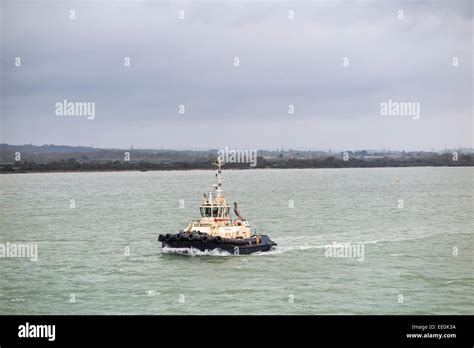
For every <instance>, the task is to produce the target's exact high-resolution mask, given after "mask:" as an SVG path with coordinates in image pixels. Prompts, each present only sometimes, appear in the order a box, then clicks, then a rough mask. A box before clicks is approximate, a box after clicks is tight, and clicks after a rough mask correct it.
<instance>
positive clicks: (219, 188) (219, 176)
mask: <svg viewBox="0 0 474 348" xmlns="http://www.w3.org/2000/svg"><path fill="white" fill-rule="evenodd" d="M223 164H224V160H223V159H222V155H219V156H218V157H217V160H216V162H214V165H215V166H217V173H216V178H217V184H214V192H215V197H216V198H220V197H224V190H222V181H223V179H224V177H223V176H222V170H221V167H222V165H223Z"/></svg>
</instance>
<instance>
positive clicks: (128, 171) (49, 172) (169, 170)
mask: <svg viewBox="0 0 474 348" xmlns="http://www.w3.org/2000/svg"><path fill="white" fill-rule="evenodd" d="M466 167H467V168H469V167H474V165H472V164H471V165H411V166H408V165H407V166H366V167H256V168H251V167H247V168H225V167H224V168H223V169H224V170H279V169H283V170H286V169H308V170H310V169H381V168H466ZM198 170H205V171H213V170H215V168H170V169H146V170H139V169H110V170H94V169H92V170H48V171H26V170H14V171H0V174H5V175H8V174H11V175H14V174H60V173H120V172H125V173H130V172H143V173H146V172H190V171H198Z"/></svg>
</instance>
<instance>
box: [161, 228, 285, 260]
mask: <svg viewBox="0 0 474 348" xmlns="http://www.w3.org/2000/svg"><path fill="white" fill-rule="evenodd" d="M179 234H181V235H183V236H186V234H183V233H182V232H180V233H179ZM177 235H178V234H175V235H160V237H159V238H158V240H159V241H161V242H162V247H163V248H172V249H190V248H193V249H197V250H199V251H203V252H205V251H213V250H218V251H225V252H228V253H230V254H234V255H247V254H252V253H256V252H265V251H270V250H272V249H273V248H275V247H276V245H277V244H276V243H275V242H273V241H272V240H271V239H270V238H269V237H268V236H266V235H261V236H260V240H259V243H257V242H256V237H255V236H252V237H250V238H246V239H226V238H223V239H219V240H216V239H215V238H199V237H200V236H202V234H199V235H197V237H195V238H194V239H193V240H189V239H188V238H185V237H184V238H181V239H180V240H177V239H176V236H177ZM166 236H168V238H165V237H166ZM165 239H168V240H165ZM203 239H204V241H203Z"/></svg>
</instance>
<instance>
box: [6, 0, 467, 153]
mask: <svg viewBox="0 0 474 348" xmlns="http://www.w3.org/2000/svg"><path fill="white" fill-rule="evenodd" d="M0 1H1V16H2V18H1V29H2V50H1V64H2V69H1V70H2V71H1V72H2V82H3V84H2V91H1V99H2V100H1V101H2V109H1V112H2V114H1V121H2V122H1V127H2V128H1V139H0V141H1V142H6V143H10V144H25V143H33V144H38V145H41V144H67V145H91V144H93V145H94V146H96V147H120V148H124V147H129V146H130V145H132V144H133V145H134V147H135V148H161V147H164V148H177V149H184V148H223V147H225V146H229V147H234V148H249V149H254V148H266V149H274V148H281V147H282V146H283V147H284V148H286V149H288V148H307V149H323V150H327V149H329V148H331V149H341V150H344V149H367V148H368V149H382V148H390V149H425V150H430V149H443V148H445V147H448V148H452V147H457V146H462V147H472V146H473V131H474V128H473V111H472V108H473V104H472V98H473V89H472V79H473V75H472V64H473V63H472V49H473V41H472V30H473V29H472V28H473V17H472V6H473V5H472V3H473V2H472V1H470V0H466V1H457V0H455V1H416V2H414V1H409V2H408V1H401V2H400V1H390V0H388V1H377V2H373V1H337V2H336V1H306V2H297V3H292V2H280V1H278V2H270V1H261V2H257V1H255V2H249V1H228V2H224V1H221V2H218V1H207V2H204V1H199V2H164V1H100V2H95V3H92V2H90V1H80V2H75V1H68V2H67V3H66V2H59V1H38V2H29V1H22V0H20V1H17V0H16V1H5V0H0ZM71 10H73V11H75V19H70V16H71V12H70V11H71ZM180 10H183V11H184V19H180V18H179V16H180V14H181V15H182V14H183V13H182V12H181V13H180ZM290 10H291V11H294V19H290V18H289V12H288V11H290ZM400 11H403V12H400ZM400 17H403V18H400ZM16 57H19V58H21V66H15V59H16ZM125 57H129V58H130V66H129V67H126V66H124V59H125ZM235 57H238V58H239V63H240V66H238V67H235V66H234V62H235V61H234V58H235ZM345 57H347V58H348V63H349V65H348V66H346V67H345V66H344V65H343V63H344V58H345ZM453 58H456V59H455V60H457V62H458V66H453V62H454V60H453ZM64 99H66V100H68V101H71V102H91V103H92V102H93V103H95V118H94V119H88V118H87V117H80V116H79V117H78V116H57V115H56V114H55V104H56V103H58V102H62V101H63V100H64ZM389 99H391V100H392V101H394V102H415V103H419V106H420V115H419V116H420V117H419V119H414V117H406V116H383V115H381V112H380V104H381V103H383V102H387V101H388V100H389ZM290 104H291V105H294V107H295V113H294V114H289V113H288V110H289V109H288V106H289V105H290ZM179 105H184V107H185V112H184V114H180V113H179V112H178V111H179Z"/></svg>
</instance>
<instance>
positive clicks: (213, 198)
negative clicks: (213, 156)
mask: <svg viewBox="0 0 474 348" xmlns="http://www.w3.org/2000/svg"><path fill="white" fill-rule="evenodd" d="M223 163H224V161H223V159H222V157H221V156H219V157H218V158H217V161H216V162H214V163H213V164H214V165H215V166H217V173H216V178H217V183H216V184H214V185H213V188H214V189H213V191H211V192H208V193H206V194H204V198H203V200H202V203H201V207H200V212H201V217H200V218H199V219H197V220H192V221H190V222H189V223H188V225H187V226H186V228H185V229H184V230H182V231H179V232H178V233H176V234H170V233H167V234H160V235H159V236H158V241H160V242H162V247H163V248H171V249H181V250H184V251H185V252H186V251H189V250H192V249H197V250H199V251H213V250H217V251H224V252H228V253H231V254H234V255H238V254H251V253H255V252H259V251H260V252H263V251H269V250H272V249H274V248H275V247H276V245H277V244H276V243H275V242H274V241H272V240H271V239H270V238H269V237H268V236H267V235H264V234H256V233H254V234H252V233H251V231H250V225H249V223H248V221H247V220H245V219H244V218H243V217H242V215H240V213H239V210H238V209H237V203H234V213H235V217H232V215H231V213H230V205H229V204H227V202H226V200H225V197H224V191H223V190H222V179H223V177H222V169H221V167H222V165H223Z"/></svg>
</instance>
